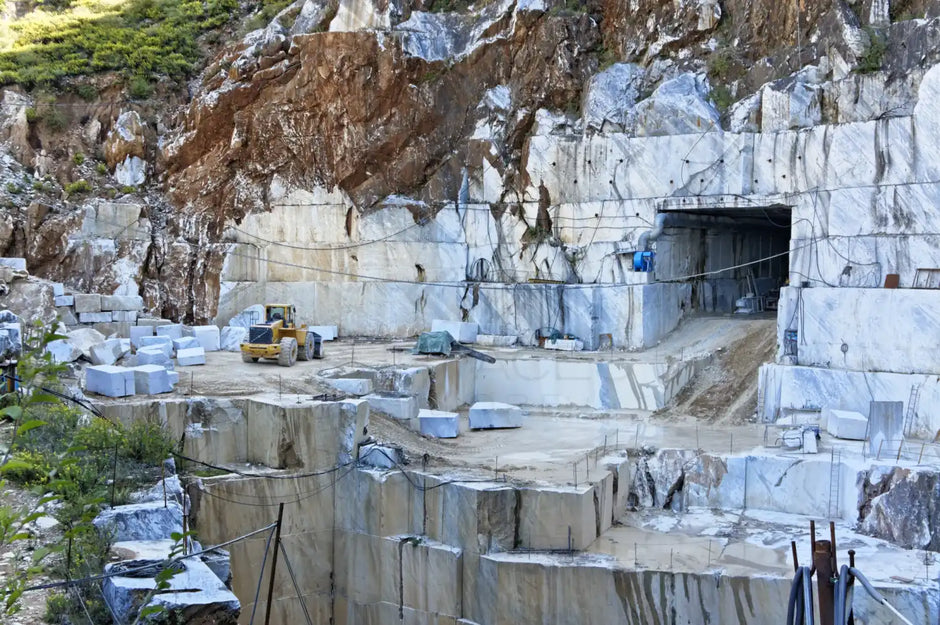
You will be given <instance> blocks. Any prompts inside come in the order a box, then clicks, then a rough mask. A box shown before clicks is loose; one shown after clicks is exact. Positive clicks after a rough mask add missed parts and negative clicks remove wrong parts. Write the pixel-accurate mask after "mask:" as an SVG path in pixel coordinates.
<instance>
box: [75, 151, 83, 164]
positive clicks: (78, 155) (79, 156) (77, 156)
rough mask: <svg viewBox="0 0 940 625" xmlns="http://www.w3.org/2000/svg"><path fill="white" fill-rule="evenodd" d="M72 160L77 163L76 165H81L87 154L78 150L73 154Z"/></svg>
mask: <svg viewBox="0 0 940 625" xmlns="http://www.w3.org/2000/svg"><path fill="white" fill-rule="evenodd" d="M72 162H73V163H75V164H76V165H81V164H82V163H84V162H85V155H84V154H82V153H81V152H76V153H75V154H73V155H72Z"/></svg>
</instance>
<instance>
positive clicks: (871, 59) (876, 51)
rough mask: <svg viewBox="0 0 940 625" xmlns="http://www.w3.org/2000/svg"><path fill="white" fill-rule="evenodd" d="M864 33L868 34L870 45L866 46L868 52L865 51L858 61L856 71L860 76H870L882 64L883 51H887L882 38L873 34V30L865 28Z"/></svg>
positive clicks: (875, 33) (869, 27)
mask: <svg viewBox="0 0 940 625" xmlns="http://www.w3.org/2000/svg"><path fill="white" fill-rule="evenodd" d="M865 32H867V33H868V38H869V40H870V41H871V43H870V44H869V46H868V50H866V51H865V54H863V55H862V57H861V58H860V59H859V60H858V67H857V68H856V69H857V70H858V72H859V73H860V74H870V73H872V72H877V71H878V70H880V69H881V66H882V64H883V63H884V56H885V51H886V49H887V46H886V45H885V40H884V38H883V37H882V36H881V35H879V34H878V33H877V32H875V29H874V28H872V27H871V26H866V27H865Z"/></svg>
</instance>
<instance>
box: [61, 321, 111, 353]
mask: <svg viewBox="0 0 940 625" xmlns="http://www.w3.org/2000/svg"><path fill="white" fill-rule="evenodd" d="M67 336H68V340H69V341H70V342H71V343H72V344H73V345H74V346H75V347H77V348H78V349H79V350H80V351H81V352H82V356H84V357H85V358H86V359H87V360H91V348H92V347H94V346H95V345H98V344H99V343H104V341H105V336H104V334H102V333H101V332H98V331H97V330H95V329H94V328H79V329H77V330H72V331H71V332H69V333H68V335H67Z"/></svg>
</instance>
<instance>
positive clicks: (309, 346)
mask: <svg viewBox="0 0 940 625" xmlns="http://www.w3.org/2000/svg"><path fill="white" fill-rule="evenodd" d="M297 360H313V337H312V336H310V334H307V340H306V341H304V345H303V347H301V348H300V351H299V352H298V353H297Z"/></svg>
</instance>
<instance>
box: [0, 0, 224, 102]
mask: <svg viewBox="0 0 940 625" xmlns="http://www.w3.org/2000/svg"><path fill="white" fill-rule="evenodd" d="M237 11H238V1H237V0H205V2H203V1H201V0H129V1H122V0H74V1H73V2H71V3H67V4H66V5H65V6H61V7H54V6H49V5H47V4H43V5H41V6H40V8H37V9H35V10H33V11H31V12H29V13H27V14H26V15H24V16H23V17H21V18H19V19H16V20H13V21H12V22H10V23H9V24H8V25H7V27H6V29H5V30H4V31H2V32H0V84H11V83H17V84H21V85H25V86H27V87H30V88H31V87H34V86H37V85H58V84H59V82H60V81H61V79H63V78H65V77H67V76H80V75H88V74H94V73H97V72H104V71H119V72H123V73H125V74H126V75H128V76H143V77H156V76H161V75H163V76H169V77H170V78H172V79H175V80H182V79H184V78H186V77H188V76H190V75H191V74H192V72H193V71H194V69H195V66H196V63H197V61H198V60H199V59H200V49H199V46H198V45H197V41H196V38H197V37H198V36H199V35H200V34H201V33H203V32H205V31H208V30H212V29H215V28H218V27H220V26H223V25H225V24H227V23H228V22H229V21H230V20H231V19H232V16H233V15H235V14H237ZM80 95H82V97H85V95H87V96H89V97H90V96H91V95H92V94H91V91H90V90H86V92H85V94H84V95H83V94H80Z"/></svg>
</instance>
